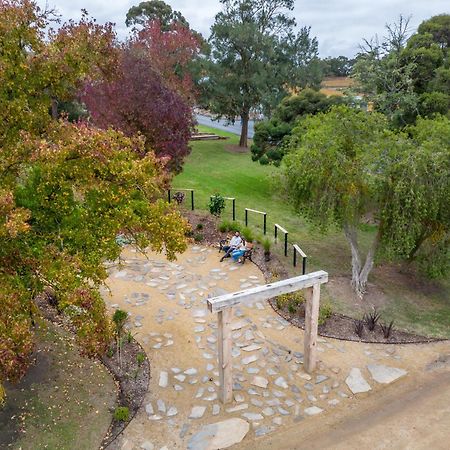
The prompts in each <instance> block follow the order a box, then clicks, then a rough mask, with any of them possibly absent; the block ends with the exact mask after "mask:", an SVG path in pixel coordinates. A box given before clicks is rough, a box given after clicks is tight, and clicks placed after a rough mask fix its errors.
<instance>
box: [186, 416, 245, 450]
mask: <svg viewBox="0 0 450 450" xmlns="http://www.w3.org/2000/svg"><path fill="white" fill-rule="evenodd" d="M249 429H250V425H249V423H248V422H247V421H245V420H243V419H239V418H233V419H228V420H224V421H222V422H216V423H212V424H210V425H206V426H204V427H203V428H201V429H200V431H199V432H198V433H196V434H194V435H193V436H192V437H191V438H190V439H189V442H188V445H187V448H188V450H216V449H219V448H228V447H231V446H232V445H235V444H238V443H239V442H241V441H242V439H244V438H245V436H246V435H247V433H248V431H249Z"/></svg>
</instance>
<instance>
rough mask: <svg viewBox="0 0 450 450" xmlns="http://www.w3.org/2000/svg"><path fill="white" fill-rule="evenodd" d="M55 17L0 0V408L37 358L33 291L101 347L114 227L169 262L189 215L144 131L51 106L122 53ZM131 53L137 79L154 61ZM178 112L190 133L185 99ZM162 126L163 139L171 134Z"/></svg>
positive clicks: (160, 98) (105, 74)
mask: <svg viewBox="0 0 450 450" xmlns="http://www.w3.org/2000/svg"><path fill="white" fill-rule="evenodd" d="M48 26H49V14H48V12H46V11H42V10H41V9H39V8H38V7H37V6H36V4H35V3H34V2H32V1H29V0H0V49H1V61H0V154H1V158H0V305H1V308H0V405H1V403H2V402H3V401H4V397H5V391H4V388H3V384H2V383H3V382H4V381H5V380H9V381H17V380H18V379H20V377H22V376H23V375H24V374H25V372H26V371H27V369H28V367H29V365H30V364H31V355H32V351H33V342H34V337H33V334H34V325H33V317H34V316H35V314H36V313H37V307H36V305H35V303H34V302H33V300H34V298H35V297H36V296H38V295H39V294H41V293H43V292H44V291H46V290H47V289H50V290H51V292H52V294H53V295H54V297H55V300H56V302H57V305H58V309H59V310H60V311H62V312H63V313H64V314H65V315H66V316H67V317H68V318H69V319H70V321H71V322H72V324H73V326H74V327H75V329H76V332H77V337H78V342H79V344H80V345H81V348H82V351H83V352H84V353H85V354H87V355H89V356H95V355H99V354H101V353H102V352H104V351H105V349H106V348H107V346H108V344H109V342H110V338H111V321H110V318H109V317H108V315H107V311H106V307H105V303H104V301H103V299H102V297H101V295H100V287H101V286H102V284H103V283H104V282H105V279H106V278H107V276H108V273H107V270H106V267H105V265H104V262H105V261H113V260H115V259H117V258H118V257H119V255H120V253H121V246H120V245H119V243H118V242H117V241H116V236H117V235H118V234H119V233H125V234H126V235H127V236H128V237H130V239H131V240H132V241H133V242H134V244H135V245H136V246H137V247H138V248H140V249H145V248H146V247H150V248H151V249H153V250H155V251H157V252H165V254H166V255H167V257H168V258H169V259H174V258H175V254H176V253H179V252H182V251H184V250H185V248H186V240H185V232H186V231H187V223H186V221H185V220H184V219H183V218H182V217H181V216H180V214H179V213H178V212H177V211H176V210H175V209H174V208H172V206H171V205H169V204H167V203H166V202H165V201H163V200H162V199H161V198H162V197H163V192H164V188H165V185H166V183H167V173H166V172H165V171H164V170H163V167H162V165H161V161H159V160H158V159H157V158H156V156H155V154H154V153H153V152H151V151H148V149H146V148H145V147H144V138H143V136H125V135H124V134H123V133H122V132H120V131H116V130H111V129H108V130H101V129H99V128H96V127H93V126H90V125H89V124H87V123H84V124H83V123H79V124H76V125H74V124H70V123H67V122H65V121H56V120H52V117H51V115H50V114H49V111H50V109H51V106H52V102H54V101H55V99H61V98H70V97H71V96H72V95H73V94H74V92H76V90H77V89H78V87H79V86H81V85H84V83H85V81H86V80H87V79H89V80H91V82H92V83H94V85H95V83H99V84H100V85H102V83H107V81H104V80H105V79H108V78H109V75H110V74H112V73H113V70H112V68H113V67H114V66H115V65H116V61H117V56H118V53H117V49H116V47H115V44H114V33H113V31H112V28H111V26H110V25H106V26H99V25H97V24H95V22H94V21H93V20H91V19H88V18H87V17H86V16H83V18H82V20H81V21H80V22H79V23H73V22H70V23H68V24H66V25H63V26H62V27H61V29H60V30H59V31H51V30H50V31H48ZM131 56H132V55H131ZM120 61H121V64H122V65H123V62H124V59H123V58H121V60H120ZM143 61H145V60H143ZM133 62H134V60H127V64H126V65H125V66H123V67H124V68H125V69H126V70H132V71H133V74H134V77H136V76H137V73H136V71H137V70H140V69H146V68H147V66H145V65H142V64H141V65H139V67H134V68H133V67H132V64H133ZM152 73H154V71H152ZM99 80H102V81H99ZM147 81H148V85H147V86H146V89H147V92H149V93H152V92H154V93H158V95H157V96H156V97H155V96H154V98H157V103H158V105H160V107H161V106H162V105H166V107H167V110H166V112H165V113H164V119H165V120H167V121H170V120H171V118H172V116H171V114H173V115H174V117H177V114H180V109H179V108H180V104H181V105H183V104H184V103H183V102H182V101H179V96H178V94H174V93H172V92H171V91H169V90H168V89H167V88H166V87H165V86H164V85H163V83H162V81H161V79H160V77H159V75H155V76H154V77H150V78H149V79H148V80H147ZM154 98H153V99H152V97H150V98H149V99H148V101H149V102H151V101H154ZM133 99H134V100H136V101H137V100H138V96H137V95H136V96H135V97H133ZM138 106H139V104H138ZM182 114H185V115H186V119H185V120H181V119H179V121H180V124H181V125H180V126H184V127H185V128H183V130H182V136H183V142H184V140H186V138H185V136H186V134H187V131H186V127H187V126H186V123H190V122H189V120H190V118H191V116H190V109H189V107H188V106H187V105H185V106H184V110H183V113H182ZM154 118H155V120H156V119H158V123H159V124H160V126H161V128H164V124H165V122H163V121H161V120H160V118H157V117H156V115H155V116H154ZM130 129H131V126H130ZM152 130H153V132H154V133H155V134H157V133H158V128H157V127H155V128H153V129H152ZM174 133H175V131H174V132H173V134H174ZM130 134H132V133H130ZM161 134H162V135H163V136H162V137H161V138H159V137H158V139H159V140H160V142H161V141H164V139H167V140H168V139H169V137H166V136H165V135H164V130H163V132H162V133H161ZM158 136H159V135H158ZM164 142H166V141H164ZM167 146H168V144H167ZM162 148H164V146H163V147H162Z"/></svg>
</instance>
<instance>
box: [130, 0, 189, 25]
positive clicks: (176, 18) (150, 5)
mask: <svg viewBox="0 0 450 450" xmlns="http://www.w3.org/2000/svg"><path fill="white" fill-rule="evenodd" d="M152 21H159V22H160V24H161V27H162V29H163V30H164V31H169V30H170V28H171V26H172V25H173V24H174V23H175V22H178V23H180V24H181V25H184V26H185V27H187V28H189V23H188V21H187V20H186V19H185V18H184V16H183V14H181V12H179V11H174V10H173V9H172V7H171V6H170V5H168V4H167V3H166V2H163V1H162V0H150V1H148V2H141V3H139V5H137V6H132V7H131V8H130V9H129V10H128V12H127V17H126V20H125V24H126V26H127V27H130V26H132V25H140V26H144V25H145V24H146V22H152Z"/></svg>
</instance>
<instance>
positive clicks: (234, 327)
mask: <svg viewBox="0 0 450 450" xmlns="http://www.w3.org/2000/svg"><path fill="white" fill-rule="evenodd" d="M247 325H248V322H246V321H244V320H241V321H239V322H234V323H232V324H231V331H236V330H240V329H241V328H244V327H246V326H247Z"/></svg>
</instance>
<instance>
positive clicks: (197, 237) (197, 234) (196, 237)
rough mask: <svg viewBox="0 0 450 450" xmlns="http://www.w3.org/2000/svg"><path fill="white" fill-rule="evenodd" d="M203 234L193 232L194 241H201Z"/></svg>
mask: <svg viewBox="0 0 450 450" xmlns="http://www.w3.org/2000/svg"><path fill="white" fill-rule="evenodd" d="M203 237H204V236H203V234H202V233H194V241H195V242H202V241H203Z"/></svg>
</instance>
